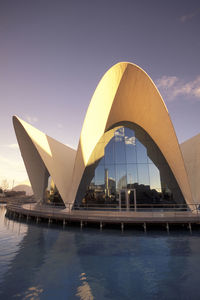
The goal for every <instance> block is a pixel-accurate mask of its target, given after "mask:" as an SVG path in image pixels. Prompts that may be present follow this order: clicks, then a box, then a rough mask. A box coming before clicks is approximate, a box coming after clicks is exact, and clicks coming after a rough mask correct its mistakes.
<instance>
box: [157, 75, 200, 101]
mask: <svg viewBox="0 0 200 300" xmlns="http://www.w3.org/2000/svg"><path fill="white" fill-rule="evenodd" d="M156 85H157V87H158V88H159V90H160V91H161V94H162V95H163V96H164V97H165V99H166V100H169V101H172V100H175V99H176V97H178V96H184V97H186V98H187V99H196V100H198V101H200V76H197V77H196V78H195V79H194V80H193V81H188V82H184V81H183V80H181V79H180V78H178V77H176V76H162V77H161V78H160V79H158V80H157V81H156Z"/></svg>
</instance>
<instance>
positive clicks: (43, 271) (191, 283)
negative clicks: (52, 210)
mask: <svg viewBox="0 0 200 300" xmlns="http://www.w3.org/2000/svg"><path fill="white" fill-rule="evenodd" d="M0 299H1V300H3V299H84V300H86V299H100V300H103V299H109V300H110V299H179V300H180V299H200V231H194V232H193V233H192V234H190V233H189V231H183V230H179V231H174V230H173V231H171V232H170V233H169V234H167V232H165V231H155V230H154V231H151V232H150V231H149V232H147V234H145V233H143V232H142V231H136V230H125V231H124V233H121V231H120V230H117V229H114V230H111V229H103V231H100V230H98V229H95V228H83V230H80V229H79V228H76V227H70V228H65V229H62V227H55V226H54V227H53V225H51V226H50V227H48V226H47V225H45V224H43V225H35V224H28V223H27V224H26V223H18V222H15V221H12V220H9V219H7V218H5V206H4V205H0Z"/></svg>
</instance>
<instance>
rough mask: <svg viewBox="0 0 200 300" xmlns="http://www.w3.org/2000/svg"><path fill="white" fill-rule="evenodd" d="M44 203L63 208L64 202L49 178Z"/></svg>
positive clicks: (49, 177)
mask: <svg viewBox="0 0 200 300" xmlns="http://www.w3.org/2000/svg"><path fill="white" fill-rule="evenodd" d="M45 202H46V203H47V204H55V205H56V206H64V202H63V200H62V198H61V196H60V193H59V192H58V189H57V187H56V185H55V183H54V181H53V179H52V177H51V176H48V183H47V187H46V190H45Z"/></svg>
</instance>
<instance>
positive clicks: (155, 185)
mask: <svg viewBox="0 0 200 300" xmlns="http://www.w3.org/2000/svg"><path fill="white" fill-rule="evenodd" d="M149 178H150V187H151V189H156V190H159V189H161V184H160V172H159V170H158V168H157V167H156V166H155V165H154V164H149Z"/></svg>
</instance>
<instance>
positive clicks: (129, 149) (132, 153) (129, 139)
mask: <svg viewBox="0 0 200 300" xmlns="http://www.w3.org/2000/svg"><path fill="white" fill-rule="evenodd" d="M125 148H126V162H127V163H136V162H137V159H136V138H135V133H134V131H133V130H131V129H129V128H126V129H125Z"/></svg>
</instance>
